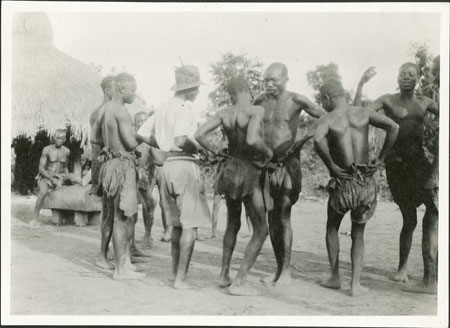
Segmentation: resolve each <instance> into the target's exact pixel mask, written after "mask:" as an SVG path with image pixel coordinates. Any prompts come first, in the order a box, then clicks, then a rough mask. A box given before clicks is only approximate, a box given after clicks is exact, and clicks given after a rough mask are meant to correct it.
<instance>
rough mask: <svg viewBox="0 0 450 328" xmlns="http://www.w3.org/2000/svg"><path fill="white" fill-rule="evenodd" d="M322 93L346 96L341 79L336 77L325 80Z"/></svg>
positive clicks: (329, 95) (321, 89)
mask: <svg viewBox="0 0 450 328" xmlns="http://www.w3.org/2000/svg"><path fill="white" fill-rule="evenodd" d="M319 91H320V93H321V94H323V95H326V96H328V97H338V96H344V95H345V90H344V87H343V86H342V83H341V81H339V80H338V79H335V78H331V79H327V80H325V81H324V82H323V83H322V85H321V86H320V89H319Z"/></svg>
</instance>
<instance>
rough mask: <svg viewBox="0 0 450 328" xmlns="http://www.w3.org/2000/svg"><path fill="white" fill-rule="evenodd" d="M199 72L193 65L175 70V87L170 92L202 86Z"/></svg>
mask: <svg viewBox="0 0 450 328" xmlns="http://www.w3.org/2000/svg"><path fill="white" fill-rule="evenodd" d="M202 84H204V83H202V81H201V80H200V71H199V70H198V68H197V67H196V66H194V65H183V66H181V67H177V69H176V70H175V85H174V86H173V87H172V88H170V90H174V91H181V90H186V89H191V88H195V87H199V86H200V85H202Z"/></svg>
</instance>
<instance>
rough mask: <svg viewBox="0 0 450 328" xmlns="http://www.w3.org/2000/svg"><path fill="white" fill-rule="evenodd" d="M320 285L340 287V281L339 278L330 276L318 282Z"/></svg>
mask: <svg viewBox="0 0 450 328" xmlns="http://www.w3.org/2000/svg"><path fill="white" fill-rule="evenodd" d="M320 286H322V287H326V288H332V289H339V288H341V281H340V279H339V278H334V277H330V278H329V279H327V280H324V281H322V282H321V283H320Z"/></svg>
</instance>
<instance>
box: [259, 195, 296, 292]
mask: <svg viewBox="0 0 450 328" xmlns="http://www.w3.org/2000/svg"><path fill="white" fill-rule="evenodd" d="M292 205H293V204H292V203H291V200H290V198H289V197H288V196H287V195H286V194H285V193H283V194H282V195H280V197H279V198H277V199H274V209H273V211H269V213H268V217H269V233H270V240H271V242H272V247H273V250H274V253H275V258H276V260H277V272H276V273H275V275H274V276H269V277H266V278H264V279H263V282H265V283H272V284H274V285H279V286H283V285H287V284H289V283H291V271H290V262H291V250H292V235H293V234H292V226H291V208H292Z"/></svg>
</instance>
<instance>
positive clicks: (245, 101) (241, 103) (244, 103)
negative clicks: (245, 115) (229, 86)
mask: <svg viewBox="0 0 450 328" xmlns="http://www.w3.org/2000/svg"><path fill="white" fill-rule="evenodd" d="M251 104H252V103H251V100H250V98H247V97H240V98H238V99H236V102H235V103H234V104H233V106H236V107H237V108H247V107H248V106H250V105H251Z"/></svg>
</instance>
